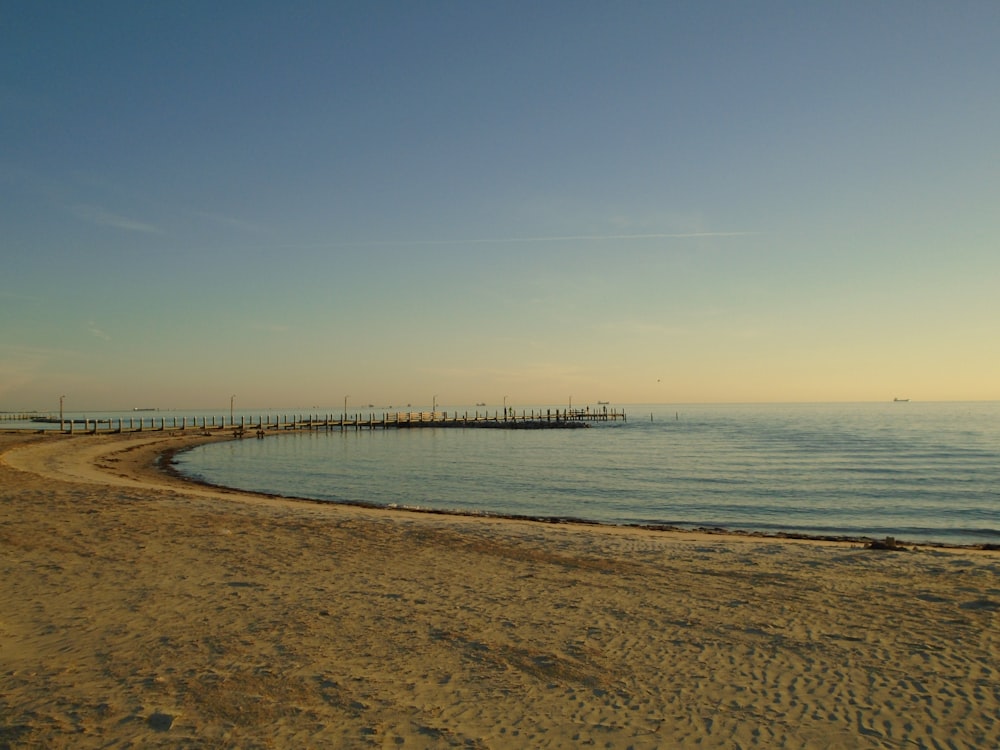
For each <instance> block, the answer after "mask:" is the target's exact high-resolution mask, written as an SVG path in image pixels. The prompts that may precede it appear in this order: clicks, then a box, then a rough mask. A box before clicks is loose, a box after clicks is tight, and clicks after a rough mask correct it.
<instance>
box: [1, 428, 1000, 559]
mask: <svg viewBox="0 0 1000 750" xmlns="http://www.w3.org/2000/svg"><path fill="white" fill-rule="evenodd" d="M3 432H5V433H6V434H8V435H20V436H24V437H25V438H26V439H25V440H24V441H23V442H24V443H33V442H35V440H34V439H32V437H31V436H35V437H36V438H37V440H40V441H45V440H46V439H50V438H56V439H59V438H61V439H63V440H84V441H99V440H104V441H105V442H106V443H107V444H110V445H112V446H116V445H118V444H120V443H135V444H136V445H134V446H132V447H127V448H124V449H117V448H114V447H112V448H111V449H109V450H107V451H101V452H99V453H96V454H95V455H93V456H92V457H91V458H90V459H88V460H91V461H92V462H93V463H94V465H95V467H96V468H97V469H102V468H103V469H105V470H107V469H108V466H107V459H108V457H109V456H115V455H117V454H124V453H127V452H131V451H134V450H137V449H138V450H139V453H138V455H139V456H141V457H142V460H141V461H129V462H126V463H124V464H122V463H120V458H121V457H120V456H119V457H118V458H116V459H114V461H115V463H116V464H117V466H116V467H115V468H116V469H124V472H125V473H122V472H120V471H118V472H115V476H117V477H118V478H122V477H129V478H131V479H134V480H136V481H138V482H140V483H141V484H143V485H144V486H147V487H160V488H173V489H179V488H189V489H191V490H192V491H194V490H195V488H200V489H201V490H207V491H210V492H213V493H218V494H219V495H220V496H224V497H227V498H229V499H233V498H234V497H244V498H246V499H248V500H250V499H257V500H263V499H267V500H271V501H276V502H288V503H293V504H294V503H302V504H308V505H318V506H322V507H334V508H337V507H340V508H355V509H358V510H363V511H370V512H375V513H379V512H381V513H412V514H416V515H420V516H433V517H441V518H454V519H456V520H461V519H468V520H471V519H484V520H493V521H514V522H525V523H538V524H546V525H567V526H581V527H585V528H592V529H594V530H602V529H603V530H609V531H612V530H615V531H635V532H649V533H656V534H665V535H668V537H669V535H673V534H681V535H686V538H690V537H691V535H698V536H703V537H706V538H727V537H733V538H735V539H746V540H765V541H777V542H790V543H796V542H812V543H822V544H844V545H852V546H856V545H866V546H870V547H872V548H875V549H891V550H901V549H907V548H908V549H920V548H927V549H940V550H949V549H951V550H968V551H985V552H996V551H1000V545H996V544H989V543H981V544H958V543H949V542H940V541H908V540H905V539H894V540H892V541H891V542H890V541H889V540H888V539H886V538H877V537H871V536H866V535H859V536H850V535H825V534H807V533H796V532H781V531H775V532H764V531H755V530H740V529H731V528H727V527H718V526H712V527H706V526H695V525H692V526H690V527H687V526H677V525H671V524H649V523H634V524H629V523H625V524H611V523H605V522H601V521H591V520H588V519H585V518H576V517H566V516H544V515H535V516H529V515H518V514H505V513H499V512H485V511H484V512H481V513H472V512H468V511H461V510H449V509H438V508H423V507H415V506H407V505H405V504H399V505H391V506H390V505H380V504H377V503H366V502H364V501H358V500H343V501H337V502H333V501H329V500H320V499H317V498H309V497H300V496H296V495H284V494H278V493H269V492H262V491H259V490H247V489H242V488H238V487H231V486H227V485H220V484H214V483H212V482H208V481H205V480H202V479H198V478H195V477H191V476H189V475H187V474H184V473H183V472H181V471H179V470H178V469H177V468H176V465H175V464H174V461H173V459H174V457H175V456H177V455H178V454H180V453H184V452H186V451H188V450H191V449H193V448H195V447H198V446H200V445H205V444H207V443H217V442H229V441H231V440H234V438H233V437H232V436H231V435H230V434H229V432H230V431H229V430H221V431H220V430H216V431H214V432H207V431H200V430H197V431H196V430H187V431H180V430H172V431H166V432H160V433H155V434H154V433H149V432H145V433H143V432H131V433H102V434H97V435H86V434H80V435H72V434H70V435H53V434H52V433H36V432H33V433H31V435H27V434H26V433H25V431H23V430H5V431H3ZM280 435H281V433H274V434H273V435H270V437H275V436H280ZM17 442H22V441H17ZM164 443H166V444H167V445H162V444H164ZM6 452H7V451H6V449H4V448H3V446H0V461H2V460H3V454H4V453H6ZM102 463H104V464H105V465H104V466H103V467H102ZM36 468H37V467H36ZM150 468H153V469H154V471H150V470H149V469H150ZM157 479H159V481H157Z"/></svg>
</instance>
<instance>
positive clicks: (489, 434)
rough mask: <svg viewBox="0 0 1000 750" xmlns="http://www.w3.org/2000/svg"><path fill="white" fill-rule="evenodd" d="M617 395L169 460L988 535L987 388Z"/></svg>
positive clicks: (996, 525)
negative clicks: (527, 423)
mask: <svg viewBox="0 0 1000 750" xmlns="http://www.w3.org/2000/svg"><path fill="white" fill-rule="evenodd" d="M463 410H464V409H459V411H463ZM470 411H472V410H470ZM626 411H627V412H628V415H629V421H628V422H627V423H606V424H595V425H594V426H593V427H592V428H591V429H588V430H582V429H581V430H537V431H533V430H515V431H510V430H484V429H421V430H387V431H382V430H375V431H367V430H366V431H360V432H356V431H347V432H343V433H341V432H339V431H337V432H329V433H327V432H311V433H306V432H302V433H295V434H288V435H282V436H279V437H274V438H269V439H266V440H242V441H232V442H225V443H215V444H210V445H206V446H202V447H200V448H196V449H194V450H191V451H189V452H186V453H184V454H181V455H180V456H178V457H177V464H178V468H179V470H181V471H182V472H184V473H185V474H187V475H190V476H192V477H196V478H198V479H202V480H204V481H208V482H211V483H213V484H220V485H228V486H232V487H238V488H241V489H246V490H256V491H263V492H268V493H275V494H281V495H288V496H296V497H306V498H313V499H318V500H328V501H330V502H352V503H354V502H358V503H369V504H375V505H384V506H391V507H412V508H434V509H444V510H452V511H461V512H467V513H480V514H505V515H507V514H509V515H517V516H545V517H563V518H577V519H586V520H590V521H596V522H601V523H609V524H668V525H674V526H679V527H701V526H711V527H716V526H718V527H724V528H728V529H734V530H748V531H749V530H753V531H764V532H792V533H805V534H820V535H849V536H869V537H883V536H896V537H898V538H902V539H906V540H912V541H938V542H949V543H963V544H976V543H994V544H995V543H1000V403H998V402H987V403H917V402H910V403H886V404H870V403H869V404H835V405H830V404H816V405H801V404H795V405H773V404H769V405H746V406H740V405H707V406H691V405H683V406H631V407H626Z"/></svg>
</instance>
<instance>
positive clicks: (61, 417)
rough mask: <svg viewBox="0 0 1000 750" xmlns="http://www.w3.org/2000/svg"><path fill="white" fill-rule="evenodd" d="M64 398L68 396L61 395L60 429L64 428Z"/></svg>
mask: <svg viewBox="0 0 1000 750" xmlns="http://www.w3.org/2000/svg"><path fill="white" fill-rule="evenodd" d="M64 398H66V396H60V397H59V429H60V430H62V429H63V399H64Z"/></svg>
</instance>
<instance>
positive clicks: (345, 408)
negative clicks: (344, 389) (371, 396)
mask: <svg viewBox="0 0 1000 750" xmlns="http://www.w3.org/2000/svg"><path fill="white" fill-rule="evenodd" d="M348 398H350V397H349V396H344V416H343V418H342V419H341V421H342V422H343V421H344V420H345V419H347V399H348Z"/></svg>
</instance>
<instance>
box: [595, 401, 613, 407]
mask: <svg viewBox="0 0 1000 750" xmlns="http://www.w3.org/2000/svg"><path fill="white" fill-rule="evenodd" d="M610 403H611V402H610V401H598V402H597V405H598V406H607V405H608V404H610Z"/></svg>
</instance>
